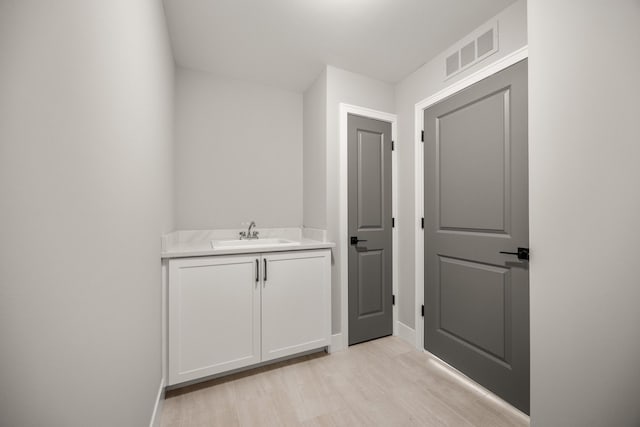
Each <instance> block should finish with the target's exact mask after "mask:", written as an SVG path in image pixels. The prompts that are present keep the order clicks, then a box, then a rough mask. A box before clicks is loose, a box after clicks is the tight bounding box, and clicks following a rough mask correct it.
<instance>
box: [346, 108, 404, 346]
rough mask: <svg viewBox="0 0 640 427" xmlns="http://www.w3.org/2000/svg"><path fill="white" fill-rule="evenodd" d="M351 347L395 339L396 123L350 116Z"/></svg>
mask: <svg viewBox="0 0 640 427" xmlns="http://www.w3.org/2000/svg"><path fill="white" fill-rule="evenodd" d="M348 129H349V135H348V149H347V150H348V168H349V178H348V179H349V194H348V198H349V205H348V206H349V225H348V228H349V238H350V242H349V243H350V244H349V345H351V344H356V343H359V342H363V341H368V340H371V339H374V338H380V337H384V336H386V335H391V333H392V332H393V325H392V282H391V280H392V279H391V277H392V274H391V259H392V258H391V124H390V123H387V122H382V121H379V120H374V119H368V118H364V117H359V116H355V115H352V114H349V118H348Z"/></svg>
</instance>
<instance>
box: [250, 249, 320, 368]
mask: <svg viewBox="0 0 640 427" xmlns="http://www.w3.org/2000/svg"><path fill="white" fill-rule="evenodd" d="M263 260H264V261H263V273H262V278H263V289H262V360H263V361H267V360H272V359H277V358H279V357H284V356H288V355H291V354H296V353H300V352H303V351H307V350H313V349H317V348H320V347H324V346H328V345H329V343H330V342H329V340H330V336H331V330H330V315H331V312H330V301H331V294H330V292H331V286H330V285H331V283H330V260H331V258H330V252H329V251H325V250H322V251H310V252H289V253H284V254H267V255H263Z"/></svg>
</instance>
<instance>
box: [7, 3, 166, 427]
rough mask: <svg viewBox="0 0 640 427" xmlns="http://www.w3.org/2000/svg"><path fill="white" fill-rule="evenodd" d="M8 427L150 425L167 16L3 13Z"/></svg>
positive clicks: (129, 7)
mask: <svg viewBox="0 0 640 427" xmlns="http://www.w3.org/2000/svg"><path fill="white" fill-rule="evenodd" d="M0 94H2V95H1V96H0V204H1V207H0V340H1V342H2V344H1V345H0V384H2V387H0V425H3V426H37V425H42V426H44V425H46V426H136V427H138V426H143V425H148V424H149V420H150V417H151V414H152V409H153V405H154V403H155V399H156V395H157V393H158V388H159V386H160V381H161V375H162V374H161V353H160V340H161V335H160V325H161V323H160V296H161V295H160V259H159V255H160V235H161V234H162V233H163V232H166V231H170V230H171V229H172V215H171V210H172V209H171V205H172V200H171V193H172V175H171V151H172V147H171V145H172V142H171V141H172V115H173V113H172V102H173V99H172V98H173V59H172V56H171V51H170V48H169V40H168V36H167V30H166V28H165V21H164V13H163V10H162V6H161V3H160V2H158V1H153V0H144V1H136V2H131V1H128V0H117V1H106V2H85V1H79V0H78V1H73V0H60V1H56V2H46V1H4V2H2V3H0Z"/></svg>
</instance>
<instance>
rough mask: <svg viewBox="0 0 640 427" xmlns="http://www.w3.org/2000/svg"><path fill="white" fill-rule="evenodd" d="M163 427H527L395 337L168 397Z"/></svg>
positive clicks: (480, 391) (481, 391)
mask: <svg viewBox="0 0 640 427" xmlns="http://www.w3.org/2000/svg"><path fill="white" fill-rule="evenodd" d="M161 420H162V426H164V427H170V426H171V427H174V426H180V427H183V426H184V427H186V426H193V427H195V426H225V427H226V426H349V427H352V426H466V427H469V426H487V427H489V426H490V427H501V426H510V427H511V426H528V425H529V421H528V418H527V417H526V416H524V415H523V414H521V413H520V412H518V411H516V410H514V409H513V408H511V407H510V406H508V405H506V404H505V403H503V402H502V401H500V400H499V399H497V398H495V397H494V396H493V395H492V394H490V393H487V392H486V390H484V389H482V388H480V387H478V386H475V385H474V384H473V383H471V382H469V381H468V380H466V379H465V378H464V377H462V376H461V375H459V374H457V373H455V372H453V371H452V370H451V369H450V368H448V367H446V366H445V365H443V364H442V363H441V362H439V361H438V360H436V359H434V358H433V357H430V356H429V355H428V354H425V353H422V352H418V351H416V350H415V349H414V348H412V347H411V346H409V345H408V344H407V343H406V342H404V341H403V340H401V339H399V338H397V337H387V338H382V339H379V340H375V341H370V342H367V343H364V344H359V345H356V346H352V347H349V348H348V349H347V350H344V351H341V352H336V353H333V354H331V355H327V354H326V353H317V354H313V355H309V356H304V357H302V358H298V359H295V360H290V361H285V362H281V363H278V364H275V365H271V366H266V367H262V368H257V369H254V370H251V371H248V372H243V373H240V374H234V375H231V376H228V377H224V378H219V379H216V380H212V381H209V382H206V383H201V384H197V385H192V386H189V387H186V388H182V389H178V390H174V391H171V392H168V393H167V398H166V400H165V401H164V405H163V409H162V417H161Z"/></svg>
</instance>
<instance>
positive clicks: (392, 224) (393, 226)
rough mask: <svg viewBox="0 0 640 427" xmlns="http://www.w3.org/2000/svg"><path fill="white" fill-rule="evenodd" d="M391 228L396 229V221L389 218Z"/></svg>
mask: <svg viewBox="0 0 640 427" xmlns="http://www.w3.org/2000/svg"><path fill="white" fill-rule="evenodd" d="M391 228H396V219H395V218H391Z"/></svg>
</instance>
